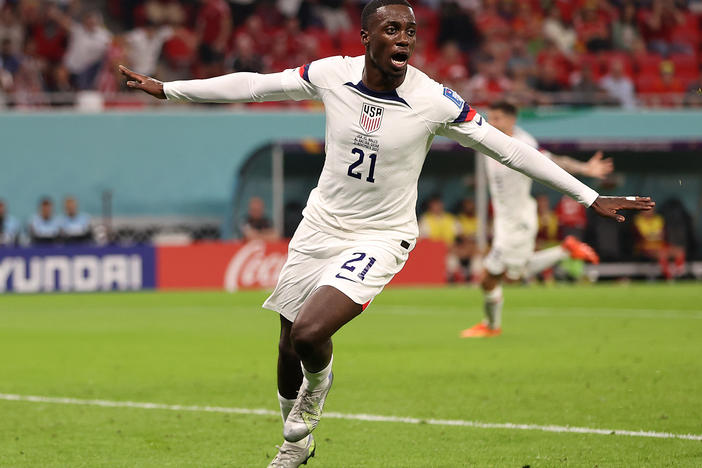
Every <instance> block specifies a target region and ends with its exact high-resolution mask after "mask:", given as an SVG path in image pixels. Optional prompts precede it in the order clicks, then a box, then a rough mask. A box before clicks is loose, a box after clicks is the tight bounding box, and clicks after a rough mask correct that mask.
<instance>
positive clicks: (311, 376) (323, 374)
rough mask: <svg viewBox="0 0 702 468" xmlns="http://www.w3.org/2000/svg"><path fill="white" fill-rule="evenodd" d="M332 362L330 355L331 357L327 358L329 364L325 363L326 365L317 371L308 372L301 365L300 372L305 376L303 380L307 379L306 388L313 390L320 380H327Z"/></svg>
mask: <svg viewBox="0 0 702 468" xmlns="http://www.w3.org/2000/svg"><path fill="white" fill-rule="evenodd" d="M333 362H334V355H332V357H331V359H330V360H329V364H327V367H325V368H324V369H322V370H321V371H319V372H309V371H308V370H307V369H305V366H304V365H303V366H302V373H303V374H304V376H305V380H307V382H308V384H307V388H308V389H310V390H313V389H315V388H317V387H318V386H319V384H321V383H322V382H324V381H325V380H327V379H328V378H329V374H331V369H332V363H333Z"/></svg>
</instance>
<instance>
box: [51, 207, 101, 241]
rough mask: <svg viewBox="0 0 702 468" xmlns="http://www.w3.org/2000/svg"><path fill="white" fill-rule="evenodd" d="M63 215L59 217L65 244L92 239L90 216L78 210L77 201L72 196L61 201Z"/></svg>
mask: <svg viewBox="0 0 702 468" xmlns="http://www.w3.org/2000/svg"><path fill="white" fill-rule="evenodd" d="M63 211H64V215H63V216H62V217H61V218H60V219H59V224H60V226H61V237H62V239H63V241H64V242H65V243H66V244H85V243H88V242H91V241H92V240H93V232H92V228H91V227H90V216H88V215H87V214H86V213H80V212H79V211H78V202H77V201H76V199H75V198H73V197H66V198H65V200H64V201H63Z"/></svg>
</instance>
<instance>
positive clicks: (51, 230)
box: [28, 197, 61, 245]
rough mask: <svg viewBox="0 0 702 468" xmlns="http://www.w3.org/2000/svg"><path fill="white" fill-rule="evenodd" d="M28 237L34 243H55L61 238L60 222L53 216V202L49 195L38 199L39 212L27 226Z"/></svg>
mask: <svg viewBox="0 0 702 468" xmlns="http://www.w3.org/2000/svg"><path fill="white" fill-rule="evenodd" d="M28 231H29V239H30V241H31V242H32V244H35V245H56V244H58V243H59V242H60V240H61V223H60V222H59V219H58V218H57V217H56V216H54V202H53V201H52V200H51V198H49V197H43V198H42V199H41V200H40V201H39V212H38V213H36V214H35V215H34V216H32V218H31V220H30V221H29V226H28Z"/></svg>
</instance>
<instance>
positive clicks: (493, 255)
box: [461, 101, 614, 338]
mask: <svg viewBox="0 0 702 468" xmlns="http://www.w3.org/2000/svg"><path fill="white" fill-rule="evenodd" d="M488 120H489V121H490V123H491V124H492V125H493V126H494V127H495V128H497V129H498V130H500V131H502V132H503V133H504V134H505V135H509V136H511V137H513V138H515V139H517V140H519V141H521V142H523V143H525V144H527V145H529V146H531V147H533V148H538V143H537V142H536V140H535V139H534V137H533V136H531V135H530V134H529V133H527V132H526V131H525V130H523V129H522V128H520V127H519V126H517V125H516V123H517V107H516V106H515V105H513V104H511V103H509V102H506V101H497V102H494V103H492V104H491V105H490V106H489V109H488ZM541 152H542V153H543V154H544V155H546V156H547V157H549V158H550V159H551V160H552V161H553V162H555V163H556V164H558V165H559V166H560V167H562V168H563V169H565V170H566V171H568V172H570V173H571V174H580V175H584V176H588V177H595V178H598V179H602V178H604V177H605V176H606V175H607V174H609V173H610V172H612V170H613V169H614V164H613V163H612V160H611V159H602V152H601V151H598V152H597V153H595V155H594V156H593V157H592V158H590V160H589V161H587V162H581V161H578V160H577V159H573V158H570V157H568V156H557V155H555V154H552V153H550V152H548V151H545V150H542V151H541ZM484 157H486V156H484ZM486 158H487V157H486ZM485 167H486V171H487V178H488V186H489V188H490V196H491V197H492V207H493V210H494V229H495V231H494V238H493V242H492V247H491V248H490V252H489V253H488V254H487V256H486V257H485V261H484V271H483V280H482V281H481V283H480V286H481V288H482V290H483V305H484V306H483V311H484V313H485V319H484V320H483V321H482V322H480V323H478V324H477V325H474V326H472V327H471V328H468V329H466V330H463V331H462V332H461V337H463V338H482V337H491V336H497V335H499V334H500V333H502V306H503V304H504V299H503V297H502V286H501V284H502V281H503V279H505V278H506V279H508V280H511V281H516V280H519V279H520V278H522V277H530V276H533V275H535V274H537V273H539V272H541V271H543V270H546V269H547V268H550V267H552V266H553V265H555V264H556V263H558V262H560V261H561V260H564V259H566V258H568V257H571V258H576V259H581V260H586V261H589V262H593V263H597V262H599V258H598V256H597V254H596V253H595V251H594V250H593V249H592V248H591V247H590V246H589V245H587V244H585V243H583V242H581V241H579V240H578V239H576V238H575V237H573V236H567V237H566V238H565V239H564V240H563V242H562V243H561V245H560V246H556V247H551V248H548V249H543V250H540V251H538V252H534V243H535V241H536V234H537V231H538V227H539V226H538V224H539V222H538V217H537V213H536V200H534V198H532V196H531V183H532V181H531V179H530V178H529V177H527V176H525V175H524V174H521V173H519V172H517V171H514V170H512V169H510V168H508V167H506V166H504V165H502V164H499V163H498V162H497V161H495V160H493V159H491V158H487V161H486V163H485Z"/></svg>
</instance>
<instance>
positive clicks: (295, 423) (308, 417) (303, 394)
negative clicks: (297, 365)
mask: <svg viewBox="0 0 702 468" xmlns="http://www.w3.org/2000/svg"><path fill="white" fill-rule="evenodd" d="M333 380H334V374H333V373H331V372H330V373H329V377H328V378H327V380H326V381H324V382H323V383H321V384H319V385H318V386H317V388H315V389H314V390H308V385H309V382H308V381H307V379H305V380H304V381H303V383H302V387H301V388H300V392H299V393H298V395H297V400H295V404H294V405H293V407H292V409H291V410H290V414H289V415H288V419H286V420H285V425H284V426H283V437H285V440H287V441H289V442H297V441H298V440H302V439H303V438H304V437H306V436H307V435H308V434H310V433H311V432H312V431H314V429H315V428H316V427H317V424H319V418H321V417H322V409H324V401H325V400H326V399H327V394H329V389H330V388H331V385H332V381H333Z"/></svg>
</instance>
